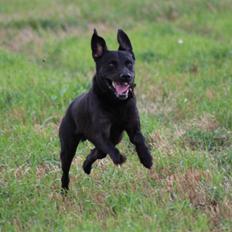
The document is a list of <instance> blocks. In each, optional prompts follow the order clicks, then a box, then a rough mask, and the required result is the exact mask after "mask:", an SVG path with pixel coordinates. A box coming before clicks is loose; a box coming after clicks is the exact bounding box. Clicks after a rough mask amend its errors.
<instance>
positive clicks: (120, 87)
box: [115, 83, 129, 95]
mask: <svg viewBox="0 0 232 232" xmlns="http://www.w3.org/2000/svg"><path fill="white" fill-rule="evenodd" d="M128 88H129V85H123V84H120V83H116V84H115V90H116V92H117V94H119V95H121V94H123V93H124V92H125V91H127V90H128Z"/></svg>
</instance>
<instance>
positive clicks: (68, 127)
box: [59, 118, 81, 191]
mask: <svg viewBox="0 0 232 232" xmlns="http://www.w3.org/2000/svg"><path fill="white" fill-rule="evenodd" d="M74 128H75V125H74V123H73V122H72V121H71V120H70V119H67V118H64V119H63V120H62V123H61V125H60V129H59V136H60V143H61V152H60V160H61V168H62V172H63V173H62V178H61V187H62V190H63V191H67V190H68V185H69V170H70V166H71V163H72V160H73V157H74V155H75V153H76V149H77V146H78V143H79V142H80V140H81V136H80V135H78V134H76V133H75V130H74Z"/></svg>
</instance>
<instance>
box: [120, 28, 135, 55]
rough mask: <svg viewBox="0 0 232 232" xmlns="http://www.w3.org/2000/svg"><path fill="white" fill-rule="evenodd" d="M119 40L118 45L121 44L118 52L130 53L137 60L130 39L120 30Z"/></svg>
mask: <svg viewBox="0 0 232 232" xmlns="http://www.w3.org/2000/svg"><path fill="white" fill-rule="evenodd" d="M117 39H118V43H119V48H118V50H122V51H128V52H130V53H131V54H132V56H133V58H134V59H135V56H134V53H133V48H132V45H131V42H130V39H129V37H128V36H127V34H126V33H125V32H124V31H123V30H121V29H118V35H117Z"/></svg>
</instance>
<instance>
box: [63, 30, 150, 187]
mask: <svg viewBox="0 0 232 232" xmlns="http://www.w3.org/2000/svg"><path fill="white" fill-rule="evenodd" d="M117 39H118V43H119V49H118V51H109V50H108V49H107V46H106V43H105V40H104V39H103V38H101V37H100V36H98V34H97V31H96V30H94V33H93V36H92V40H91V47H92V55H93V59H94V61H95V63H96V74H95V76H94V78H93V84H92V88H91V89H90V90H89V92H87V93H84V94H82V95H81V96H79V97H77V98H76V99H75V100H74V101H73V102H72V103H71V104H70V106H69V108H68V110H67V112H66V115H65V116H64V118H63V120H62V122H61V125H60V129H59V136H60V142H61V154H60V158H61V165H62V171H63V175H62V178H61V182H62V188H63V189H65V190H67V189H68V185H69V169H70V166H71V162H72V159H73V157H74V155H75V152H76V148H77V145H78V143H79V142H80V141H84V140H86V139H87V140H89V141H90V142H92V143H93V144H94V146H95V148H94V149H93V150H92V151H91V152H90V154H89V155H88V156H87V158H86V160H85V162H84V164H83V169H84V171H85V173H87V174H90V172H91V167H92V164H93V163H94V162H95V161H96V160H97V159H102V158H104V157H106V155H107V154H109V156H110V157H111V159H112V160H113V162H114V163H115V164H117V165H118V164H122V163H123V162H125V160H126V158H125V157H124V156H123V155H121V154H120V152H119V150H118V149H117V148H116V147H115V145H116V144H118V143H119V142H120V141H121V138H122V133H123V131H124V130H125V131H126V132H127V134H128V136H129V138H130V141H131V142H132V143H133V144H134V145H135V147H136V151H137V153H138V156H139V159H140V161H141V163H142V164H143V165H144V166H145V167H146V168H151V166H152V157H151V155H150V153H149V150H148V148H147V146H146V144H145V141H144V137H143V135H142V133H141V131H140V121H139V115H138V111H137V107H136V100H135V96H134V93H133V88H134V62H135V57H134V53H133V49H132V46H131V43H130V40H129V38H128V36H127V35H126V33H125V32H123V31H122V30H118V35H117Z"/></svg>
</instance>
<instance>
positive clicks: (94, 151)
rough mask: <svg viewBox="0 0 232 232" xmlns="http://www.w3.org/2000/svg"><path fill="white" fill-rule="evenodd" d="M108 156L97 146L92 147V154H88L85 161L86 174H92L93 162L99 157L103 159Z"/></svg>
mask: <svg viewBox="0 0 232 232" xmlns="http://www.w3.org/2000/svg"><path fill="white" fill-rule="evenodd" d="M105 157H106V154H104V153H103V152H100V151H98V150H97V149H96V148H94V149H92V150H91V152H90V154H89V155H88V156H87V158H86V160H85V161H84V163H83V170H84V172H85V173H86V174H90V172H91V169H92V164H93V163H94V162H95V161H96V160H97V159H103V158H105Z"/></svg>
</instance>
